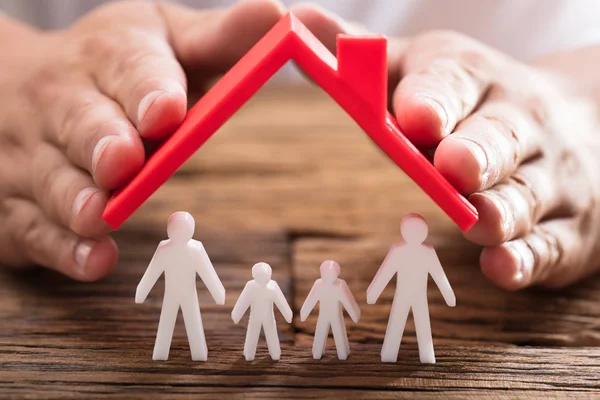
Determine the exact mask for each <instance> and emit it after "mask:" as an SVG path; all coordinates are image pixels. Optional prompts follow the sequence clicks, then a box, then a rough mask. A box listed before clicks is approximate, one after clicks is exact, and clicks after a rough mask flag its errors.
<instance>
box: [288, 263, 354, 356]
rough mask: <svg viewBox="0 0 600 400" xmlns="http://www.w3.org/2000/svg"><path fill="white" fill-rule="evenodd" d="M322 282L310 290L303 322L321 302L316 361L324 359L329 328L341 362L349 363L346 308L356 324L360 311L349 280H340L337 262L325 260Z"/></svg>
mask: <svg viewBox="0 0 600 400" xmlns="http://www.w3.org/2000/svg"><path fill="white" fill-rule="evenodd" d="M320 270H321V279H317V280H316V281H315V283H314V285H313V287H312V289H311V290H310V293H309V294H308V296H307V297H306V300H305V301H304V305H303V306H302V309H301V310H300V320H301V321H306V318H307V317H308V315H309V314H310V312H311V311H312V309H313V308H314V307H315V305H316V304H317V302H319V318H318V319H317V327H316V329H315V338H314V341H313V348H312V353H313V358H314V359H320V358H321V357H322V356H323V352H324V351H325V345H326V344H327V336H329V327H330V326H331V331H332V332H333V340H334V341H335V347H336V350H337V355H338V358H339V359H340V360H345V359H347V358H348V354H350V346H349V345H348V335H347V334H346V325H345V323H344V314H343V310H342V306H343V307H344V308H345V309H346V312H347V313H348V315H350V318H352V321H354V322H355V323H356V322H358V320H359V318H360V308H359V307H358V304H357V303H356V300H355V299H354V296H352V293H351V292H350V288H348V285H347V284H346V281H344V280H343V279H339V278H338V276H339V275H340V265H339V264H338V263H337V262H335V261H331V260H328V261H324V262H323V263H322V264H321V268H320Z"/></svg>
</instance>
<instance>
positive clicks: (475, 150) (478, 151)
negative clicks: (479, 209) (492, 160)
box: [457, 137, 490, 187]
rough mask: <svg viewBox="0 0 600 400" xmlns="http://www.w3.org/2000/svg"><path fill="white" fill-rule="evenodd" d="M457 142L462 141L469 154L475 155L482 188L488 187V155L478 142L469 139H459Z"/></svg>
mask: <svg viewBox="0 0 600 400" xmlns="http://www.w3.org/2000/svg"><path fill="white" fill-rule="evenodd" d="M457 140H461V141H462V143H463V144H464V145H465V147H466V148H467V149H468V150H469V152H470V153H471V154H472V155H473V158H474V159H475V162H476V163H477V165H478V166H479V172H480V177H481V178H480V179H481V186H482V187H487V182H488V180H489V179H490V172H489V171H488V159H487V154H486V153H485V151H484V150H483V148H482V147H481V146H480V145H479V144H478V143H476V142H474V141H472V140H469V139H462V138H460V137H457Z"/></svg>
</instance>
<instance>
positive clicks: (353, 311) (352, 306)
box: [340, 280, 360, 323]
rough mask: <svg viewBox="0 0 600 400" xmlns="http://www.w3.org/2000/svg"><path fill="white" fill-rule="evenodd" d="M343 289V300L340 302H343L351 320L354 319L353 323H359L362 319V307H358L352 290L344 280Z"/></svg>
mask: <svg viewBox="0 0 600 400" xmlns="http://www.w3.org/2000/svg"><path fill="white" fill-rule="evenodd" d="M341 289H342V290H341V294H342V298H341V299H340V300H341V302H342V305H343V306H344V308H345V309H346V312H347V313H348V315H349V316H350V318H352V321H354V323H357V322H358V320H359V319H360V307H359V306H358V303H357V302H356V299H355V298H354V296H353V295H352V292H351V291H350V288H349V287H348V285H347V284H346V281H344V280H342V287H341Z"/></svg>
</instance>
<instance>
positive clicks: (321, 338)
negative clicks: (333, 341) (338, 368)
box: [312, 315, 329, 360]
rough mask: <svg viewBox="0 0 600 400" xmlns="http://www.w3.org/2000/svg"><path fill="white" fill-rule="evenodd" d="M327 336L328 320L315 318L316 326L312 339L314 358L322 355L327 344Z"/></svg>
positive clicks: (316, 358)
mask: <svg viewBox="0 0 600 400" xmlns="http://www.w3.org/2000/svg"><path fill="white" fill-rule="evenodd" d="M327 336H329V321H327V320H326V319H325V318H321V316H320V315H319V318H318V319H317V327H316V328H315V337H314V339H313V348H312V353H313V358H314V359H315V360H318V359H320V358H321V357H323V353H324V352H325V346H326V345H327Z"/></svg>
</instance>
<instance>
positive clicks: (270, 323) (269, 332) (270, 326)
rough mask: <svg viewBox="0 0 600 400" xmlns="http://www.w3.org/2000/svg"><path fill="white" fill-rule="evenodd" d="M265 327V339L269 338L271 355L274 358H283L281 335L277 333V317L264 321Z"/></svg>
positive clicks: (268, 343) (268, 345)
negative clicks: (280, 344)
mask: <svg viewBox="0 0 600 400" xmlns="http://www.w3.org/2000/svg"><path fill="white" fill-rule="evenodd" d="M263 329H264V330H265V339H266V340H267V347H268V348H269V355H270V356H271V358H272V359H273V360H279V359H280V358H281V347H280V346H279V335H278V334H277V325H276V324H275V317H273V318H272V319H268V320H266V321H265V322H264V323H263Z"/></svg>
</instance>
